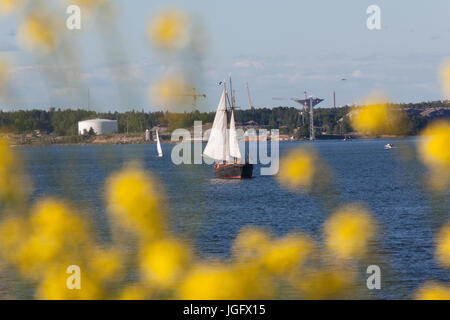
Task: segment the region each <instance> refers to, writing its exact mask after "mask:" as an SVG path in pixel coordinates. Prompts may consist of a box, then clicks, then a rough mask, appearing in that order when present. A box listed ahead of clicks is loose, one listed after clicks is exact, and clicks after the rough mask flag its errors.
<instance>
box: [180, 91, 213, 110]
mask: <svg viewBox="0 0 450 320" xmlns="http://www.w3.org/2000/svg"><path fill="white" fill-rule="evenodd" d="M176 96H179V97H192V105H193V106H194V107H196V106H197V99H198V98H206V94H204V93H196V90H195V88H192V93H180V94H177V95H176Z"/></svg>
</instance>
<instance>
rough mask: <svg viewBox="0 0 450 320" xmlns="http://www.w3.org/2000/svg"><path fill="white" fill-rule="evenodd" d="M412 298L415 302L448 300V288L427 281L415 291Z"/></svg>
mask: <svg viewBox="0 0 450 320" xmlns="http://www.w3.org/2000/svg"><path fill="white" fill-rule="evenodd" d="M414 298H415V299H417V300H450V286H448V285H444V284H439V283H437V282H434V281H428V282H426V283H425V284H424V285H423V286H422V287H421V288H419V289H418V290H417V292H416V293H415V295H414Z"/></svg>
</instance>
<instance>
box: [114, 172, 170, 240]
mask: <svg viewBox="0 0 450 320" xmlns="http://www.w3.org/2000/svg"><path fill="white" fill-rule="evenodd" d="M156 187H157V185H156V182H155V180H154V178H153V177H152V176H150V175H149V174H148V173H147V172H145V170H144V169H143V168H142V167H140V166H139V165H137V164H130V165H128V166H127V167H125V168H124V169H122V170H121V171H119V172H116V173H114V174H112V176H111V177H110V178H109V179H108V182H107V184H106V198H107V203H108V208H109V211H110V212H111V213H112V214H113V215H114V216H115V218H117V219H118V220H119V221H120V223H123V225H124V226H125V227H127V228H128V229H130V230H131V231H137V232H138V234H139V235H140V236H142V237H157V236H160V235H161V234H162V233H163V232H164V230H165V225H164V219H163V216H162V210H161V206H160V205H159V204H158V201H159V200H160V199H159V196H158V194H157V191H156Z"/></svg>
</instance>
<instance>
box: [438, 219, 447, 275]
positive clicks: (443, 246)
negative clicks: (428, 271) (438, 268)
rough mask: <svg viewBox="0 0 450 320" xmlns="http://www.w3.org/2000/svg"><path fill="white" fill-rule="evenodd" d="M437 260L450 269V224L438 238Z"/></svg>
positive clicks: (442, 230)
mask: <svg viewBox="0 0 450 320" xmlns="http://www.w3.org/2000/svg"><path fill="white" fill-rule="evenodd" d="M436 243H437V245H436V258H437V260H438V262H439V263H440V264H441V265H442V266H443V267H446V268H450V223H447V224H446V225H445V226H444V227H443V228H442V229H441V231H439V233H438V236H437V238H436Z"/></svg>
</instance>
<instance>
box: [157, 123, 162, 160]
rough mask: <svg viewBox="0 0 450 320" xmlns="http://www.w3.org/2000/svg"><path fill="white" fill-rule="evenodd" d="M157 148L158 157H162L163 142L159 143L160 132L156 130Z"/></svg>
mask: <svg viewBox="0 0 450 320" xmlns="http://www.w3.org/2000/svg"><path fill="white" fill-rule="evenodd" d="M156 148H157V149H158V157H162V156H163V153H162V149H161V142H159V134H158V130H156Z"/></svg>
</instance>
